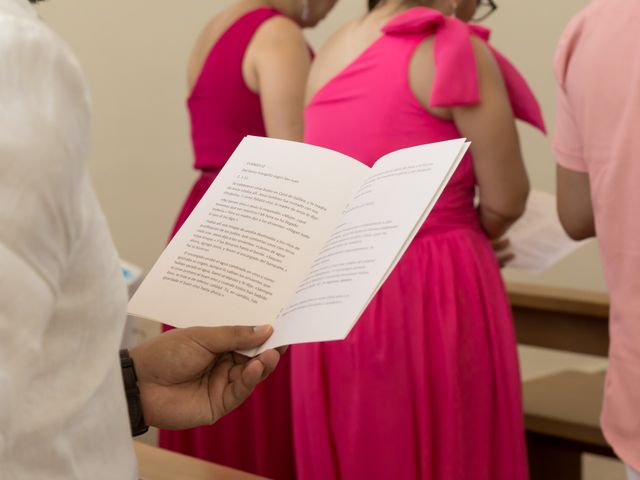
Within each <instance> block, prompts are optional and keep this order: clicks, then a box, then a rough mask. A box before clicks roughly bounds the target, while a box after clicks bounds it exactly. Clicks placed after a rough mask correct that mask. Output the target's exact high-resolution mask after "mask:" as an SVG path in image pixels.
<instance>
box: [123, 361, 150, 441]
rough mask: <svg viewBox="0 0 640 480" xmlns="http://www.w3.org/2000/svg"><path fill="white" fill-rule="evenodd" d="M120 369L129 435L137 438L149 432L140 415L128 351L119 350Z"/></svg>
mask: <svg viewBox="0 0 640 480" xmlns="http://www.w3.org/2000/svg"><path fill="white" fill-rule="evenodd" d="M120 367H121V369H122V379H123V380H124V392H125V394H126V396H127V407H128V408H129V423H130V425H131V435H133V436H134V437H137V436H138V435H142V434H143V433H146V432H147V430H149V426H148V425H147V424H146V423H145V421H144V415H143V414H142V403H141V402H140V389H139V388H138V377H137V375H136V369H135V367H134V365H133V359H132V358H131V357H130V356H129V350H126V349H125V350H120Z"/></svg>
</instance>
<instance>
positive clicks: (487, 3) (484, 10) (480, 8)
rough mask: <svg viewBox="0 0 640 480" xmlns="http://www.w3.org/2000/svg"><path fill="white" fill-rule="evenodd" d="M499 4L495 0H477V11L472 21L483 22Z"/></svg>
mask: <svg viewBox="0 0 640 480" xmlns="http://www.w3.org/2000/svg"><path fill="white" fill-rule="evenodd" d="M497 8H498V5H496V3H495V2H494V1H493V0H477V1H476V13H475V14H474V15H473V18H472V19H471V21H473V22H481V21H482V20H484V19H486V18H487V17H488V16H489V15H491V14H492V13H493V12H495V11H496V10H497Z"/></svg>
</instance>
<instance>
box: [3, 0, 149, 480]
mask: <svg viewBox="0 0 640 480" xmlns="http://www.w3.org/2000/svg"><path fill="white" fill-rule="evenodd" d="M89 130H90V106H89V99H88V92H87V87H86V84H85V81H84V79H83V76H82V72H81V70H80V67H79V66H78V64H77V62H76V60H75V58H74V57H73V55H72V54H71V53H70V51H69V49H68V48H67V46H66V45H65V44H64V42H63V41H62V40H60V39H59V38H58V37H57V36H56V35H55V34H54V33H53V32H52V31H51V30H49V29H48V28H47V27H46V26H45V25H44V24H43V23H42V22H40V20H39V19H38V18H37V15H36V14H35V12H34V10H33V9H32V7H31V6H30V5H29V4H28V2H27V1H26V0H0V478H2V479H3V480H13V479H16V480H38V479H46V480H57V479H64V480H70V479H82V480H87V479H91V480H99V479H105V480H107V479H108V480H121V479H125V480H126V479H135V478H137V471H136V461H135V455H134V452H133V447H132V442H131V436H130V430H129V422H128V417H127V407H126V399H125V395H124V391H123V386H122V374H121V371H120V366H119V360H118V346H119V343H120V339H121V336H122V331H123V327H124V321H125V309H126V287H125V285H124V281H123V279H122V278H121V274H120V270H119V262H118V257H117V255H116V252H115V249H114V246H113V243H112V241H111V238H110V236H109V232H108V229H107V224H106V221H105V219H104V216H103V214H102V211H101V209H100V207H99V205H98V202H97V200H96V197H95V194H94V191H93V188H92V186H91V183H90V180H89V174H88V169H87V165H86V156H87V150H88V143H89Z"/></svg>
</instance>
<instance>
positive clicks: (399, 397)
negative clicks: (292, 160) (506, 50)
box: [291, 8, 544, 480]
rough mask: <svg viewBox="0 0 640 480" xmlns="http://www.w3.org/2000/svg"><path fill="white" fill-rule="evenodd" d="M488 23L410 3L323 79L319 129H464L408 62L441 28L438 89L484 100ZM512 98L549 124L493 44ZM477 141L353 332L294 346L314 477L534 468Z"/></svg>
mask: <svg viewBox="0 0 640 480" xmlns="http://www.w3.org/2000/svg"><path fill="white" fill-rule="evenodd" d="M472 35H476V36H478V37H479V38H482V39H484V40H487V38H488V31H486V30H483V29H480V28H479V27H476V26H470V25H467V24H465V23H463V22H460V21H458V20H456V19H453V18H450V17H444V16H443V15H442V14H440V13H439V12H437V11H435V10H431V9H428V8H413V9H410V10H408V11H406V12H404V13H402V14H400V15H398V16H396V17H395V18H394V19H392V20H391V21H390V22H388V23H387V24H386V26H385V27H384V29H383V34H382V36H381V37H380V38H379V39H378V40H376V41H375V42H374V43H373V44H372V45H371V46H370V47H369V48H368V49H367V50H366V51H364V52H363V53H362V54H361V55H360V56H359V57H358V58H357V59H356V60H355V61H354V62H353V63H351V64H350V65H348V66H347V67H346V68H345V69H344V70H342V71H341V72H340V73H339V74H338V75H337V76H335V77H334V78H333V79H331V80H330V81H329V82H328V83H327V84H326V85H325V86H324V87H322V88H321V89H320V90H319V91H318V92H317V94H316V95H315V97H314V98H313V99H312V101H311V103H310V104H309V106H308V108H307V110H306V119H305V121H306V127H305V128H306V133H305V137H306V138H305V139H306V141H307V142H308V143H311V144H315V145H319V146H322V147H327V148H331V149H333V150H337V151H340V152H343V153H345V154H347V155H350V156H352V157H354V158H357V159H359V160H360V161H362V162H363V163H365V164H367V165H371V164H373V163H374V162H375V160H376V159H377V158H379V157H380V156H382V155H384V154H386V153H388V152H391V151H394V150H397V149H400V148H404V147H410V146H415V145H419V144H424V143H429V142H437V141H442V140H447V139H452V138H457V137H460V136H461V135H460V133H459V132H458V130H457V128H456V126H455V124H454V123H453V122H451V121H447V120H443V119H441V118H438V117H435V116H434V115H431V114H430V113H429V112H428V111H426V110H425V109H424V108H423V107H422V106H421V104H420V103H419V102H418V100H417V99H416V98H415V96H414V95H413V93H412V91H411V89H410V87H409V82H408V78H407V75H408V66H409V62H410V59H411V57H412V55H413V53H414V51H415V49H416V47H417V46H418V45H419V44H420V43H421V42H422V41H423V40H424V39H425V38H427V37H429V36H434V37H435V38H434V42H435V43H434V48H435V61H436V71H435V75H436V77H435V82H434V86H433V90H432V92H431V105H432V106H434V107H435V106H439V107H453V106H461V105H473V104H476V103H478V102H479V101H480V97H479V88H478V79H477V71H476V63H475V57H474V53H473V49H472V45H471V42H470V37H471V36H472ZM493 54H494V57H495V59H496V61H497V63H498V65H499V67H500V69H501V71H502V73H503V76H504V80H505V82H506V84H507V88H508V91H509V94H510V97H511V102H512V106H513V110H514V112H515V114H516V115H517V116H518V117H519V118H521V119H524V120H526V121H528V122H529V123H531V124H533V125H535V126H537V127H538V128H540V129H541V130H544V125H543V121H542V117H541V114H540V109H539V107H538V105H537V102H536V100H535V98H534V97H533V95H532V93H531V91H530V90H529V88H528V87H527V84H526V83H525V81H524V80H523V78H522V77H521V76H520V75H519V74H518V72H517V71H516V70H515V69H514V67H513V66H511V64H509V63H508V61H507V60H506V59H505V58H504V57H502V56H501V55H500V54H498V53H497V52H495V51H493ZM475 188H476V180H475V176H474V170H473V164H472V159H471V156H470V155H467V156H466V157H465V158H464V159H463V161H462V163H461V165H460V167H459V168H458V170H457V172H456V174H455V175H454V176H453V178H452V180H451V182H450V183H449V185H448V187H447V188H446V189H445V191H444V193H443V195H442V197H441V198H440V200H439V202H438V204H437V205H436V207H435V209H434V210H433V212H432V213H431V216H430V217H429V219H428V220H427V222H426V223H425V225H424V226H423V227H422V229H421V230H420V232H419V233H418V235H417V237H416V239H415V240H414V241H413V243H412V245H411V246H410V247H409V249H408V250H407V252H406V254H405V256H404V257H403V259H402V260H401V261H400V262H399V264H398V265H397V267H396V268H395V270H394V272H393V273H392V275H391V276H390V277H389V279H388V280H387V282H386V283H385V285H384V286H383V287H382V289H381V290H380V291H379V292H378V294H377V295H376V297H375V298H374V300H373V301H372V302H371V304H370V305H369V307H368V309H367V310H366V311H365V313H364V314H363V316H362V317H361V318H360V320H359V322H358V323H357V324H356V326H355V328H354V330H353V331H352V332H351V334H350V335H349V337H348V339H347V340H346V341H344V342H335V343H323V344H309V345H298V346H293V347H292V348H291V355H292V362H291V365H292V367H291V368H292V379H291V380H292V395H293V397H292V398H293V413H294V438H295V449H296V463H297V472H298V477H299V478H300V479H303V480H314V479H316V480H331V479H341V480H361V479H385V480H387V479H402V480H410V479H432V480H471V479H473V480H523V479H526V478H527V477H528V473H527V458H526V455H527V454H526V447H525V440H524V427H523V415H522V407H521V396H520V378H519V369H518V359H517V353H516V340H515V337H514V332H513V326H512V318H511V313H510V307H509V303H508V299H507V296H506V293H505V288H504V285H503V282H502V278H501V275H500V269H499V266H498V263H497V261H496V257H495V255H494V252H493V250H492V248H491V244H490V242H489V240H488V239H487V237H486V236H485V234H484V233H483V231H482V229H481V226H480V223H479V219H478V216H477V214H476V211H475V209H474V204H473V199H474V191H475Z"/></svg>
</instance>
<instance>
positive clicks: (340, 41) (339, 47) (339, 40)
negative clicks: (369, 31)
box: [316, 20, 358, 62]
mask: <svg viewBox="0 0 640 480" xmlns="http://www.w3.org/2000/svg"><path fill="white" fill-rule="evenodd" d="M357 26H358V20H353V21H351V22H348V23H346V24H345V25H343V26H342V27H340V28H339V29H338V30H337V31H336V32H335V33H334V34H333V35H331V36H330V37H329V39H328V40H327V41H326V42H325V43H324V44H323V45H322V47H321V48H320V49H319V50H318V53H317V56H316V60H317V61H319V62H322V61H323V60H324V59H325V58H330V57H332V56H333V55H335V54H336V53H344V52H345V51H346V50H348V47H349V45H350V44H351V43H352V40H353V34H354V32H355V30H356V28H357Z"/></svg>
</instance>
